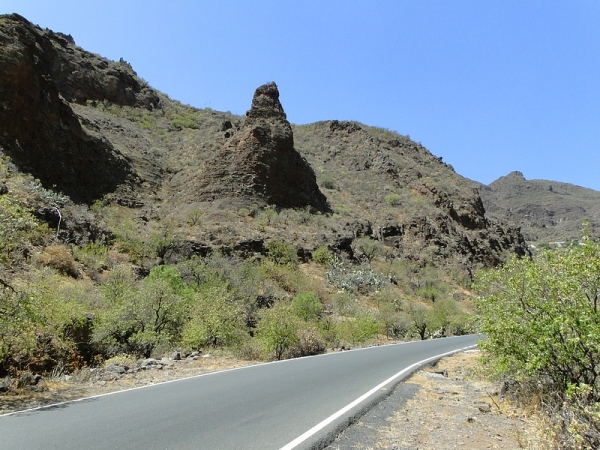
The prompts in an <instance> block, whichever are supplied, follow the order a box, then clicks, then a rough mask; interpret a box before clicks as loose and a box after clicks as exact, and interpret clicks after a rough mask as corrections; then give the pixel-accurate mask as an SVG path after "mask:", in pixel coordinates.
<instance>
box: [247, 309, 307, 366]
mask: <svg viewBox="0 0 600 450" xmlns="http://www.w3.org/2000/svg"><path fill="white" fill-rule="evenodd" d="M256 339H257V340H258V341H259V342H260V343H261V345H262V348H263V351H264V352H265V353H266V354H267V355H273V356H274V357H275V359H276V360H280V359H282V358H283V356H284V354H285V352H286V351H287V350H288V349H289V348H290V347H292V346H293V345H295V344H296V343H297V342H298V341H299V339H300V338H299V337H298V319H297V318H296V316H295V315H294V314H293V313H292V311H291V308H290V306H289V305H285V304H283V303H279V304H277V305H275V306H274V307H273V308H270V309H267V310H265V311H264V314H263V316H262V318H261V319H260V322H258V325H257V327H256Z"/></svg>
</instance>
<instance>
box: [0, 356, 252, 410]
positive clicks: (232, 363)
mask: <svg viewBox="0 0 600 450" xmlns="http://www.w3.org/2000/svg"><path fill="white" fill-rule="evenodd" d="M178 358H179V359H178ZM252 364H256V362H251V361H242V360H239V359H235V358H232V357H230V356H224V355H218V354H216V355H211V354H208V353H206V354H200V353H199V352H194V353H192V354H190V355H181V354H174V355H172V357H171V358H162V359H154V358H147V359H141V360H139V361H137V362H134V363H129V362H119V363H113V364H108V365H105V366H104V367H101V368H94V369H87V368H86V369H82V370H79V371H77V372H75V373H73V374H72V375H60V376H49V377H46V378H42V377H40V376H39V375H31V374H25V375H24V376H21V377H20V378H19V379H10V378H9V377H7V378H6V379H4V381H3V382H0V414H6V413H10V412H14V411H22V410H24V409H29V408H37V407H40V406H45V405H50V404H54V403H60V402H67V401H71V400H76V399H80V398H85V397H91V396H96V395H102V394H108V393H110V392H116V391H122V390H124V389H132V388H137V387H141V386H147V385H151V384H155V383H162V382H165V381H172V380H177V379H181V378H186V377H193V376H197V375H201V374H205V373H210V372H216V371H221V370H227V369H233V368H236V367H243V366H248V365H252Z"/></svg>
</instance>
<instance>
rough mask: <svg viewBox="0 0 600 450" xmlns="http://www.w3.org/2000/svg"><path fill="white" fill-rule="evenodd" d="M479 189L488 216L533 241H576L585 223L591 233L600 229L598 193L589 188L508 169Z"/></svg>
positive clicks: (599, 195)
mask: <svg viewBox="0 0 600 450" xmlns="http://www.w3.org/2000/svg"><path fill="white" fill-rule="evenodd" d="M479 191H480V193H481V198H482V200H483V204H484V205H485V208H486V211H488V213H489V214H490V216H491V217H497V218H503V219H504V220H508V221H511V222H512V223H515V224H516V225H518V226H519V227H521V229H522V231H523V234H524V236H525V238H526V239H527V240H528V241H531V242H534V243H548V242H565V241H570V240H577V239H579V238H581V232H582V227H583V223H584V222H589V224H590V232H591V233H592V234H597V233H598V230H600V192H598V191H594V190H592V189H587V188H583V187H580V186H576V185H573V184H569V183H561V182H557V181H549V180H526V179H525V177H524V176H523V174H522V173H521V172H511V173H510V174H508V175H506V176H504V177H500V178H498V179H497V180H496V181H494V182H493V183H491V184H490V185H489V186H483V185H480V187H479Z"/></svg>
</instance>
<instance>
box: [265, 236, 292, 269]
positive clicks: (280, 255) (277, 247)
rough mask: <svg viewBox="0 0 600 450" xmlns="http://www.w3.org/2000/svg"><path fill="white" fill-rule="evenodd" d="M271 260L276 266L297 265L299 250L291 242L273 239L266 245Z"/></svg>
mask: <svg viewBox="0 0 600 450" xmlns="http://www.w3.org/2000/svg"><path fill="white" fill-rule="evenodd" d="M265 248H266V249H267V254H268V256H269V258H270V259H271V260H272V261H273V262H275V263H276V264H297V263H298V250H296V247H294V246H293V245H292V244H290V243H289V242H285V241H282V240H281V239H271V240H269V241H268V242H267V243H266V244H265Z"/></svg>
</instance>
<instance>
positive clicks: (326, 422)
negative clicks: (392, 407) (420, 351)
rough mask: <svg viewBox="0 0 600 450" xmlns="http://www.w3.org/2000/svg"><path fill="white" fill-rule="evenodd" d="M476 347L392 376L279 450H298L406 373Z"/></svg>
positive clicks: (410, 367)
mask: <svg viewBox="0 0 600 450" xmlns="http://www.w3.org/2000/svg"><path fill="white" fill-rule="evenodd" d="M474 347H477V345H470V346H469V347H463V348H461V349H458V350H452V351H451V352H447V353H442V354H440V355H436V356H432V357H431V358H427V359H424V360H422V361H419V362H416V363H414V364H413V365H411V366H408V367H407V368H406V369H404V370H401V371H400V372H398V373H397V374H395V375H393V376H391V377H390V378H388V379H387V380H385V381H384V382H382V383H381V384H378V385H377V386H375V387H374V388H373V389H371V390H370V391H369V392H367V393H366V394H363V395H361V396H360V397H358V398H357V399H356V400H354V401H353V402H352V403H350V404H348V405H346V406H345V407H343V408H342V409H340V410H339V411H337V412H336V413H334V414H332V415H331V416H329V417H328V418H327V419H325V420H323V421H322V422H321V423H318V424H317V425H315V426H314V427H312V428H311V429H310V430H308V431H307V432H306V433H304V434H301V435H300V436H298V437H297V438H296V439H294V440H293V441H292V442H290V443H289V444H287V445H285V446H283V447H281V448H280V449H279V450H292V449H294V448H296V447H297V446H298V445H300V444H301V443H302V442H304V441H306V440H307V439H308V438H310V437H311V436H313V435H314V434H316V433H318V432H319V431H321V430H322V429H323V428H325V427H326V426H327V425H329V424H330V423H331V422H333V421H334V420H336V419H338V418H339V417H340V416H342V415H343V414H345V413H347V412H348V411H350V410H351V409H352V408H354V407H355V406H357V405H358V404H360V403H361V402H363V401H364V400H366V399H367V398H369V397H370V396H371V395H373V394H374V393H375V392H377V391H379V390H380V389H381V388H383V387H384V386H385V385H387V384H389V383H391V382H392V381H394V380H395V379H397V378H398V377H401V376H402V375H404V374H405V373H406V372H409V371H410V370H412V369H414V368H415V367H418V366H422V365H425V364H427V363H428V362H429V361H432V360H434V359H439V358H443V357H444V356H449V355H452V354H454V353H458V352H464V351H465V350H469V349H471V348H474Z"/></svg>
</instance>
